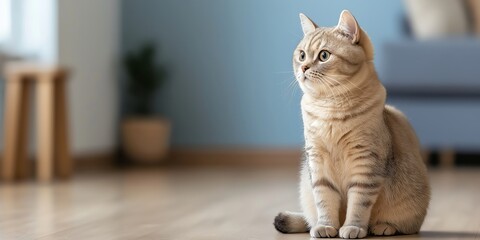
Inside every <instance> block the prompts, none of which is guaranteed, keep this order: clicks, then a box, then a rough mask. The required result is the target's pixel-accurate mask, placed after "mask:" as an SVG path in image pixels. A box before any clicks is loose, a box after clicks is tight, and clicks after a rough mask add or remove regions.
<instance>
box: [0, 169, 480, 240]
mask: <svg viewBox="0 0 480 240" xmlns="http://www.w3.org/2000/svg"><path fill="white" fill-rule="evenodd" d="M431 182H432V185H433V199H432V202H431V205H430V211H429V214H428V216H427V219H426V221H425V224H424V226H423V228H422V231H421V233H420V234H419V235H412V236H396V237H390V238H387V239H392V238H401V239H480V169H463V170H456V171H431ZM287 209H288V210H297V209H298V202H297V173H296V172H295V171H294V170H293V169H286V168H283V169H273V170H272V169H267V168H261V169H255V170H252V169H246V168H238V167H237V168H236V169H233V168H220V167H216V168H192V169H179V168H176V169H143V170H139V169H137V170H128V171H113V172H107V173H90V174H87V173H84V174H79V175H77V176H76V177H75V178H74V179H73V180H72V181H70V182H57V183H53V184H36V183H33V182H24V183H18V184H13V185H7V184H4V183H3V184H2V185H0V239H2V240H3V239H42V240H47V239H81V240H87V239H102V240H107V239H182V240H188V239H205V240H207V239H208V240H211V239H242V240H243V239H259V240H268V239H278V240H281V239H310V237H309V235H308V234H290V235H284V234H280V233H278V232H276V231H275V229H274V228H273V225H272V222H273V218H274V216H275V215H276V214H277V212H279V211H282V210H287ZM376 239H380V238H376Z"/></svg>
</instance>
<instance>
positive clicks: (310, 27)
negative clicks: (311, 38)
mask: <svg viewBox="0 0 480 240" xmlns="http://www.w3.org/2000/svg"><path fill="white" fill-rule="evenodd" d="M300 23H301V24H302V30H303V34H304V35H307V34H308V33H311V32H313V31H315V29H316V28H318V26H317V24H315V23H314V22H313V21H312V20H311V19H310V18H308V17H307V16H305V14H303V13H300Z"/></svg>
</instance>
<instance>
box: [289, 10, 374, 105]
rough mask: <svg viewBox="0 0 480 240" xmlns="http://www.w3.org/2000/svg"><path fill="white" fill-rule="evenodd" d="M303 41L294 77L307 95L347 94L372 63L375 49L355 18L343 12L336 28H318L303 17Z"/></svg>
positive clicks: (298, 51) (297, 51)
mask: <svg viewBox="0 0 480 240" xmlns="http://www.w3.org/2000/svg"><path fill="white" fill-rule="evenodd" d="M300 21H301V25H302V30H303V33H304V37H303V39H302V41H300V43H299V44H298V46H297V48H296V49H295V52H294V53H293V69H294V73H295V77H296V79H297V81H298V82H299V85H300V87H301V89H302V90H303V92H304V93H305V94H309V95H313V96H320V97H321V96H331V95H334V94H337V95H340V94H343V95H345V94H348V93H349V92H351V91H350V90H351V88H357V89H358V87H359V86H360V85H361V84H364V83H360V82H355V81H356V79H355V78H354V76H355V74H357V73H359V71H360V70H361V69H362V68H364V67H365V63H371V62H372V60H373V47H372V44H371V42H370V39H369V38H368V36H367V34H366V33H365V32H364V31H363V30H362V29H361V28H360V26H359V25H358V23H357V20H356V19H355V18H354V17H353V15H352V14H351V13H350V12H349V11H347V10H344V11H343V12H342V13H341V14H340V19H339V21H338V24H337V26H335V27H319V26H318V25H317V24H315V23H314V22H313V21H312V20H310V19H309V18H308V17H307V16H305V15H303V14H300Z"/></svg>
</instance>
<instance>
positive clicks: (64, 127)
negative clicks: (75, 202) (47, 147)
mask: <svg viewBox="0 0 480 240" xmlns="http://www.w3.org/2000/svg"><path fill="white" fill-rule="evenodd" d="M65 83H66V80H65V78H64V76H61V77H60V78H59V79H57V81H56V85H55V126H56V129H55V134H56V136H55V150H56V151H55V161H56V162H55V166H56V167H55V169H56V174H57V176H59V177H60V178H68V177H70V175H71V174H72V160H71V157H70V143H69V139H68V119H67V116H68V113H67V94H66V91H67V90H66V85H65Z"/></svg>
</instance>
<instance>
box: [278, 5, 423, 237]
mask: <svg viewBox="0 0 480 240" xmlns="http://www.w3.org/2000/svg"><path fill="white" fill-rule="evenodd" d="M300 19H301V23H302V29H303V32H304V34H305V36H304V38H303V40H302V41H301V42H300V44H298V46H297V49H296V50H295V52H294V55H293V68H294V72H295V76H296V79H297V81H298V82H299V85H300V87H301V89H302V91H303V93H304V95H303V97H302V102H301V107H302V116H303V123H304V129H305V130H304V134H305V152H306V159H305V161H304V163H303V167H302V171H301V182H300V200H301V206H302V210H303V213H292V212H283V213H280V214H279V215H278V216H277V217H276V218H275V223H274V225H275V227H276V229H277V230H279V231H280V232H284V233H293V232H307V231H310V235H311V236H312V237H335V236H337V235H339V236H340V237H342V238H363V237H365V236H366V235H367V233H371V234H373V235H393V234H413V233H417V232H418V231H419V230H420V227H421V225H422V223H423V220H424V218H425V215H426V213H427V208H428V203H429V201H430V187H429V184H428V177H427V170H426V166H425V164H424V163H423V161H422V159H421V155H420V146H419V142H418V140H417V138H416V136H415V133H414V131H413V129H412V127H411V126H410V124H409V123H408V120H407V119H406V118H405V116H404V115H403V114H402V113H401V112H400V111H398V110H396V109H395V108H393V107H391V106H388V105H385V98H386V91H385V88H384V87H383V85H382V84H381V83H380V81H379V80H378V77H377V74H376V72H375V68H374V65H373V47H372V44H371V42H370V39H369V37H368V36H367V34H366V33H365V32H364V31H363V30H362V29H361V28H360V27H359V25H358V23H357V21H356V20H355V18H354V17H353V16H352V15H351V14H350V12H348V11H343V12H342V14H341V16H340V20H339V23H338V25H337V26H336V27H334V28H323V27H318V26H317V25H316V24H315V23H313V22H312V21H311V20H310V19H309V18H307V17H306V16H305V15H303V14H300Z"/></svg>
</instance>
